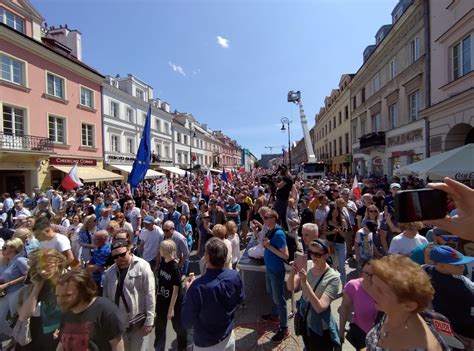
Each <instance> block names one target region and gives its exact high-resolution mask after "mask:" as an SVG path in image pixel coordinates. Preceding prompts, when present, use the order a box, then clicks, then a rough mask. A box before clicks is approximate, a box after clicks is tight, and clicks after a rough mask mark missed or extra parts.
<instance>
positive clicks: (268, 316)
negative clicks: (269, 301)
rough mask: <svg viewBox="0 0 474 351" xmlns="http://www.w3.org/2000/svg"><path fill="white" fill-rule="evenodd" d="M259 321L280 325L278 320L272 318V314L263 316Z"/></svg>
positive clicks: (274, 317)
mask: <svg viewBox="0 0 474 351" xmlns="http://www.w3.org/2000/svg"><path fill="white" fill-rule="evenodd" d="M260 319H262V320H264V321H266V322H271V323H280V318H278V317H276V316H274V315H273V314H271V313H269V314H264V315H262V316H260Z"/></svg>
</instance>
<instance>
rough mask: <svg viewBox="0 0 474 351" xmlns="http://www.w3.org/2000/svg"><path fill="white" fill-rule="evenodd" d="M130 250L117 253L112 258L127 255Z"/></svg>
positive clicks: (115, 258)
mask: <svg viewBox="0 0 474 351" xmlns="http://www.w3.org/2000/svg"><path fill="white" fill-rule="evenodd" d="M127 252H128V251H125V252H122V253H120V254H117V255H113V256H112V258H113V259H114V260H117V259H118V258H119V257H125V255H126V254H127Z"/></svg>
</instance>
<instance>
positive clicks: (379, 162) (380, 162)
mask: <svg viewBox="0 0 474 351" xmlns="http://www.w3.org/2000/svg"><path fill="white" fill-rule="evenodd" d="M372 163H373V164H374V165H376V166H380V165H383V160H382V157H375V158H373V159H372Z"/></svg>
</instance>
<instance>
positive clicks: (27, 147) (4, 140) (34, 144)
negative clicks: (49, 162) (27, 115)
mask: <svg viewBox="0 0 474 351" xmlns="http://www.w3.org/2000/svg"><path fill="white" fill-rule="evenodd" d="M4 150H9V151H22V152H26V151H29V152H38V153H52V152H53V151H54V147H53V142H52V141H51V140H50V139H48V138H45V137H39V136H34V135H17V134H5V133H4V132H0V151H4Z"/></svg>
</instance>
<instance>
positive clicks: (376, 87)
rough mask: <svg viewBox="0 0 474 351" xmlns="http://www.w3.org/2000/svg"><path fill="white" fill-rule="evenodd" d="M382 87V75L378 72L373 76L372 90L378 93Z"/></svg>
mask: <svg viewBox="0 0 474 351" xmlns="http://www.w3.org/2000/svg"><path fill="white" fill-rule="evenodd" d="M379 89H380V77H379V75H378V74H377V75H376V76H375V77H374V78H372V92H373V93H376V92H377V91H378V90H379Z"/></svg>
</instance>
